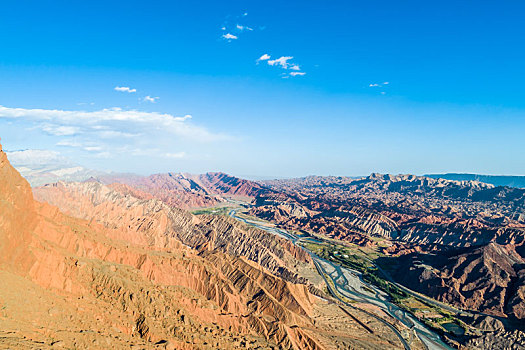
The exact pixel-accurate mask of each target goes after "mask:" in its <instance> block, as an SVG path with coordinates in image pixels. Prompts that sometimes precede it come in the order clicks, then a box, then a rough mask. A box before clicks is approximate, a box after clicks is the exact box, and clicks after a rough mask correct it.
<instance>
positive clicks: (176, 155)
mask: <svg viewBox="0 0 525 350" xmlns="http://www.w3.org/2000/svg"><path fill="white" fill-rule="evenodd" d="M164 156H165V157H166V158H175V159H180V158H184V157H185V156H186V152H176V153H165V154H164Z"/></svg>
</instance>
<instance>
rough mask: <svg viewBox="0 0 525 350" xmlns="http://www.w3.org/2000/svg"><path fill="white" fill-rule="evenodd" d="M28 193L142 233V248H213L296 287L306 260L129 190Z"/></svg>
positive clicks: (265, 238)
mask: <svg viewBox="0 0 525 350" xmlns="http://www.w3.org/2000/svg"><path fill="white" fill-rule="evenodd" d="M117 189H118V188H117ZM34 191H35V195H36V197H37V198H38V199H39V200H42V201H46V202H48V203H50V204H53V205H56V206H58V207H59V208H60V209H61V210H63V211H64V212H66V213H68V214H70V215H73V216H75V217H79V218H82V219H86V220H94V221H96V222H98V223H100V224H102V225H104V226H105V227H108V228H113V229H121V230H122V229H123V230H126V231H128V232H130V234H131V233H132V232H143V233H144V234H143V235H141V236H139V237H140V238H144V239H146V241H145V242H140V243H142V244H150V245H153V246H155V247H159V248H167V247H169V246H170V245H173V244H180V243H181V242H182V243H183V244H185V245H188V246H190V247H192V248H194V249H196V250H198V251H199V252H202V251H206V250H219V251H222V252H225V253H228V254H231V255H233V256H244V257H246V258H247V259H248V260H251V261H254V262H256V263H258V264H260V265H262V266H263V267H264V268H266V269H267V270H269V271H271V272H272V273H274V274H277V275H278V276H281V277H284V278H286V279H287V280H289V281H291V282H296V283H298V282H304V280H303V279H301V278H299V277H298V276H297V274H296V273H295V272H293V271H294V270H295V269H294V268H293V266H294V265H296V264H298V263H299V264H300V263H302V264H306V263H309V262H310V258H309V256H308V255H307V253H306V252H304V251H303V250H302V249H300V248H299V247H297V246H295V245H294V244H292V243H290V242H289V241H287V240H285V239H282V238H279V237H277V236H275V235H271V234H269V233H267V232H266V231H263V230H260V229H256V228H250V227H248V226H246V225H243V224H242V223H239V222H237V221H236V220H234V219H232V218H229V217H226V216H211V215H199V216H194V215H192V214H190V213H189V212H187V211H185V210H182V209H178V208H174V207H170V206H168V205H166V204H164V203H163V202H161V201H159V200H155V199H150V200H142V199H139V198H136V197H134V196H132V195H131V194H130V192H129V191H124V192H119V191H114V190H112V189H111V188H109V187H106V186H104V185H102V184H100V183H96V182H86V183H57V184H52V185H46V186H43V187H40V188H36V189H35V190H34ZM130 239H131V240H133V239H137V238H133V237H132V238H130ZM128 240H129V239H128Z"/></svg>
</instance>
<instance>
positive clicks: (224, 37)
mask: <svg viewBox="0 0 525 350" xmlns="http://www.w3.org/2000/svg"><path fill="white" fill-rule="evenodd" d="M222 38H223V39H226V40H228V41H230V40H237V39H238V37H237V36H236V35H233V34H230V33H226V34H223V35H222Z"/></svg>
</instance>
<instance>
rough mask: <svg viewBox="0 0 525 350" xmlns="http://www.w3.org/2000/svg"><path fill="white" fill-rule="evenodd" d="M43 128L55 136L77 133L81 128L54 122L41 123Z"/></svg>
mask: <svg viewBox="0 0 525 350" xmlns="http://www.w3.org/2000/svg"><path fill="white" fill-rule="evenodd" d="M41 127H42V130H44V131H45V132H46V133H48V134H50V135H55V136H71V135H75V134H77V133H78V132H79V131H80V129H79V128H77V127H74V126H63V125H62V126H58V125H52V124H43V125H41Z"/></svg>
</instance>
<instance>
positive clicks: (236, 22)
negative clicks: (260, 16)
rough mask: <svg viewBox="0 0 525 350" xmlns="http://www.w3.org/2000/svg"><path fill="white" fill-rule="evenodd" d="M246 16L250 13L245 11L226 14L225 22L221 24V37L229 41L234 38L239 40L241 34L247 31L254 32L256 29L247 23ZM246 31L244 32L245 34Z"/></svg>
mask: <svg viewBox="0 0 525 350" xmlns="http://www.w3.org/2000/svg"><path fill="white" fill-rule="evenodd" d="M246 16H248V13H247V12H245V13H243V14H241V15H235V16H233V15H228V16H226V18H225V20H224V22H223V23H222V25H221V26H220V29H221V31H222V32H223V34H221V38H222V39H223V40H226V41H228V42H231V41H232V40H237V39H239V37H240V36H241V35H244V34H245V33H246V32H253V31H254V30H255V29H254V27H253V26H252V25H249V24H246V22H247V21H246ZM243 33H244V34H243Z"/></svg>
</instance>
